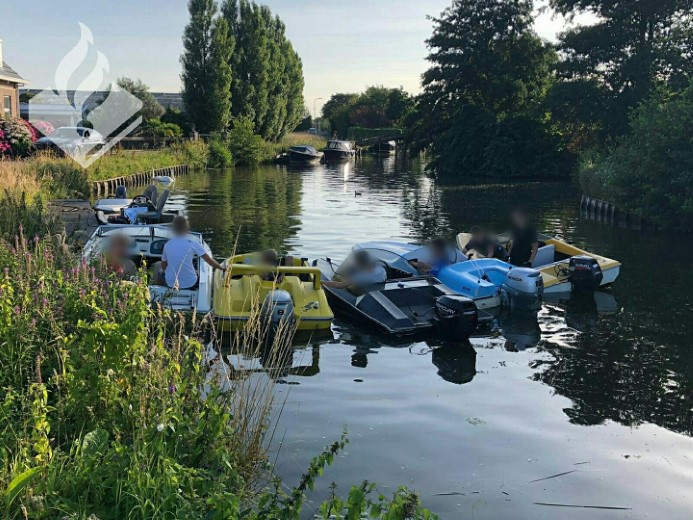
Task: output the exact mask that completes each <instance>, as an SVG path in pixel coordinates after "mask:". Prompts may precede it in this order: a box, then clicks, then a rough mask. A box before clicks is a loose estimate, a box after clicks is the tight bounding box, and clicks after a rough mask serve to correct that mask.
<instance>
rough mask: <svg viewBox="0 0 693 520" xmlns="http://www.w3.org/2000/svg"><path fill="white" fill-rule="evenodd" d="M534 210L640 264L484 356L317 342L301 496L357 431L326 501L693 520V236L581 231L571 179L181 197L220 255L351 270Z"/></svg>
mask: <svg viewBox="0 0 693 520" xmlns="http://www.w3.org/2000/svg"><path fill="white" fill-rule="evenodd" d="M520 202H521V203H524V204H528V205H530V206H531V207H532V208H534V209H535V210H536V213H537V215H538V219H539V222H540V226H539V227H540V228H541V229H543V230H546V231H547V232H550V233H554V234H562V235H563V236H565V237H566V238H567V239H568V240H569V241H571V242H574V243H576V244H578V245H581V246H585V247H586V248H587V249H588V250H593V251H595V252H599V253H602V254H604V255H606V256H610V257H613V258H618V259H620V260H621V261H622V262H623V264H624V268H623V270H622V274H621V277H620V279H619V280H618V282H617V283H616V285H615V286H614V287H613V290H612V291H611V292H610V293H605V294H600V295H598V298H595V299H588V300H587V301H569V302H551V303H547V304H546V305H545V306H544V308H543V310H542V311H541V312H540V313H539V316H538V317H537V318H534V317H527V318H515V317H514V318H513V319H499V320H498V321H497V323H496V324H495V326H494V327H493V329H492V330H491V329H489V330H488V331H486V332H485V333H482V334H480V336H479V337H475V338H473V339H472V341H471V344H470V345H439V344H436V343H433V342H414V343H404V344H392V343H388V342H387V341H385V340H384V339H383V338H382V337H380V336H377V335H374V334H372V333H371V332H369V331H368V330H364V329H363V328H360V327H358V326H355V325H354V324H352V323H349V322H344V321H340V320H337V321H336V322H335V324H334V326H333V338H331V339H330V338H328V339H323V340H320V341H313V342H310V343H308V344H307V346H303V345H302V346H300V347H298V348H297V349H296V352H295V354H294V359H293V364H292V365H291V367H289V366H287V368H286V370H285V371H284V372H283V376H282V377H281V379H280V383H283V384H279V385H278V386H277V397H278V400H279V401H280V402H281V403H283V404H284V407H283V411H282V413H281V417H280V419H279V424H278V428H277V431H276V434H275V437H274V441H273V443H272V446H271V449H272V454H273V457H276V460H277V469H278V472H279V473H280V474H281V475H282V476H283V477H285V478H286V480H287V482H288V483H296V482H297V481H298V479H299V478H300V475H301V473H302V471H303V470H304V469H305V468H306V467H307V465H308V463H309V461H310V459H311V457H313V456H314V455H316V454H317V453H319V452H320V451H321V449H322V447H323V446H324V445H326V444H328V443H330V442H332V441H334V440H336V439H338V438H339V436H340V434H341V432H342V430H343V429H344V427H347V428H348V431H349V438H350V441H351V442H350V444H349V446H348V448H347V450H346V451H345V452H344V453H343V455H342V456H341V457H340V458H339V459H338V460H336V461H335V464H334V465H333V466H332V467H331V468H329V469H328V470H327V471H326V472H325V475H324V477H323V478H322V479H321V480H320V484H319V486H317V487H316V489H315V492H314V493H313V495H312V496H311V499H312V503H313V504H314V505H316V506H317V504H319V502H320V501H321V500H322V499H323V498H325V497H326V496H327V495H328V493H329V490H328V486H329V484H330V483H331V482H333V481H335V482H336V483H337V484H338V485H339V486H340V487H341V489H342V491H343V492H344V493H346V491H347V488H348V485H349V484H351V483H358V482H360V481H361V480H364V479H368V480H371V481H375V482H377V483H378V485H379V488H378V489H379V490H380V491H381V492H384V493H386V494H389V493H391V492H392V491H394V489H395V487H396V486H398V485H401V484H404V485H407V486H409V487H410V488H412V489H415V490H417V491H418V492H419V493H420V495H421V498H422V500H423V501H424V503H425V504H426V505H427V506H428V507H429V508H431V509H432V510H434V511H435V512H437V513H438V514H440V515H441V517H442V518H465V519H466V518H475V519H517V518H536V519H553V518H557V517H561V518H563V519H573V518H575V519H582V518H590V519H600V518H607V519H608V518H637V519H641V518H656V519H660V518H661V519H664V518H667V519H690V518H692V517H693V439H691V435H693V399H692V398H693V350H692V349H691V346H692V345H691V343H692V341H691V321H692V320H693V312H692V311H693V308H692V304H691V296H690V295H691V292H693V270H692V269H691V267H690V265H691V263H690V259H691V257H692V256H693V245H692V243H691V241H690V239H688V238H683V239H677V238H675V237H652V236H641V235H640V234H638V233H637V232H630V231H624V230H619V229H615V230H614V229H611V228H608V227H606V226H603V225H600V224H597V223H592V222H589V221H586V220H581V219H580V216H579V208H578V202H579V194H578V193H577V192H576V191H575V189H574V188H573V187H572V186H571V185H569V184H556V183H552V184H546V183H544V184H542V183H522V184H507V185H489V186H469V187H462V186H436V185H435V184H434V183H433V182H432V181H431V180H430V179H428V178H426V177H425V176H423V175H422V174H421V165H420V164H419V163H417V162H398V161H396V160H395V159H394V158H391V159H376V158H365V159H360V160H358V161H357V162H356V163H355V164H345V165H341V166H335V167H327V166H315V167H306V168H303V169H298V170H292V169H288V170H287V169H286V167H274V166H273V167H265V168H261V169H258V170H240V169H237V170H235V171H225V172H221V171H213V172H207V173H204V174H195V175H191V176H189V177H186V178H180V179H179V180H178V183H177V185H176V188H175V192H174V194H173V198H172V204H173V205H177V206H178V207H180V208H181V209H184V210H185V212H186V213H187V214H188V216H189V218H190V220H191V223H192V225H193V227H194V228H195V229H197V230H202V231H204V232H205V234H206V236H207V238H208V240H209V242H210V244H211V246H212V249H213V251H214V252H215V254H216V255H227V254H229V253H230V252H231V250H232V249H233V244H234V240H235V238H236V236H238V237H239V238H238V240H239V251H249V250H257V249H262V248H267V247H273V248H276V249H278V250H281V251H287V252H293V253H299V254H301V255H303V256H308V257H311V258H315V257H318V256H323V257H324V256H330V257H332V258H335V259H342V258H344V257H345V256H346V255H347V254H348V252H349V250H350V248H351V246H352V245H353V244H354V243H356V242H361V241H365V240H375V239H385V238H395V239H412V240H424V239H426V238H428V237H431V236H434V235H439V234H440V235H446V236H449V237H450V238H452V237H454V235H455V234H456V233H457V232H458V231H461V230H465V229H468V228H469V227H470V226H471V225H473V224H488V225H493V226H495V227H496V228H497V229H499V230H502V229H504V228H505V227H506V225H505V224H506V221H505V219H506V215H507V212H508V209H509V208H510V207H512V206H513V205H515V204H517V203H520ZM569 472H570V473H569ZM557 474H563V475H562V476H557V477H555V478H550V479H545V477H550V476H554V475H557ZM539 479H544V480H539ZM540 503H545V504H572V505H589V506H611V507H623V508H630V509H623V510H606V509H584V508H558V507H555V506H550V505H540Z"/></svg>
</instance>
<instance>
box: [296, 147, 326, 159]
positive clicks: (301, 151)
mask: <svg viewBox="0 0 693 520" xmlns="http://www.w3.org/2000/svg"><path fill="white" fill-rule="evenodd" d="M287 154H288V157H289V161H292V162H314V161H319V160H320V159H322V155H323V154H322V152H318V151H317V150H316V149H315V148H313V147H312V146H308V145H301V146H292V147H291V148H289V151H288V152H287Z"/></svg>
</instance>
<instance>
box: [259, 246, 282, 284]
mask: <svg viewBox="0 0 693 520" xmlns="http://www.w3.org/2000/svg"><path fill="white" fill-rule="evenodd" d="M260 265H261V266H263V267H277V266H278V265H279V256H278V255H277V252H276V251H275V250H274V249H265V250H264V251H263V252H262V253H260ZM261 278H262V279H263V280H265V281H266V282H274V281H275V280H276V281H279V277H278V276H277V275H276V273H275V272H273V271H268V272H266V273H262V275H261Z"/></svg>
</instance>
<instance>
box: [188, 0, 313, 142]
mask: <svg viewBox="0 0 693 520" xmlns="http://www.w3.org/2000/svg"><path fill="white" fill-rule="evenodd" d="M188 10H189V12H190V22H189V24H188V26H187V27H186V28H185V32H184V34H183V44H184V53H183V56H182V57H181V62H182V65H183V73H182V80H183V98H184V101H185V106H186V111H187V113H188V116H189V118H190V121H191V124H192V125H194V127H195V129H196V130H197V131H199V132H202V133H218V132H223V131H225V130H227V129H229V128H230V127H233V126H235V124H236V122H239V121H243V124H244V125H247V124H248V122H250V123H251V124H252V128H253V129H254V132H255V133H257V134H259V135H260V136H262V138H264V139H266V140H269V141H277V140H279V139H280V138H282V137H283V136H284V135H286V133H287V132H289V131H291V130H293V129H294V128H295V127H296V126H297V125H298V124H299V123H300V121H301V120H302V119H303V113H304V104H303V85H304V80H303V65H302V63H301V59H300V57H299V56H298V54H297V53H296V51H295V50H294V49H293V46H292V45H291V42H290V41H289V40H288V38H287V37H286V30H285V26H284V24H283V22H282V21H281V20H280V19H279V18H278V17H276V16H273V15H272V13H271V11H270V10H269V8H267V7H266V6H260V5H258V4H256V3H255V2H251V1H248V0H224V2H223V3H222V4H221V7H220V6H219V5H218V4H217V3H216V2H215V1H214V0H190V1H189V3H188Z"/></svg>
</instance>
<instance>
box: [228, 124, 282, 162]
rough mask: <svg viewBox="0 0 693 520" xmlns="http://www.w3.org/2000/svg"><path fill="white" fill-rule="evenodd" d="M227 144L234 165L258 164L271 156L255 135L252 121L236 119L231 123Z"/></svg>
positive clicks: (265, 144) (259, 138)
mask: <svg viewBox="0 0 693 520" xmlns="http://www.w3.org/2000/svg"><path fill="white" fill-rule="evenodd" d="M232 124H233V127H232V129H231V130H230V131H229V136H228V142H229V148H230V150H231V154H232V155H233V159H234V162H235V163H236V164H244V165H254V164H259V163H260V162H262V161H263V160H265V159H266V158H267V156H268V155H270V154H271V151H270V150H269V147H268V145H267V143H265V141H264V140H263V139H262V137H260V136H259V135H257V134H256V133H255V126H254V124H253V121H252V119H250V118H248V117H238V118H235V119H234V120H233V122H232Z"/></svg>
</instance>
